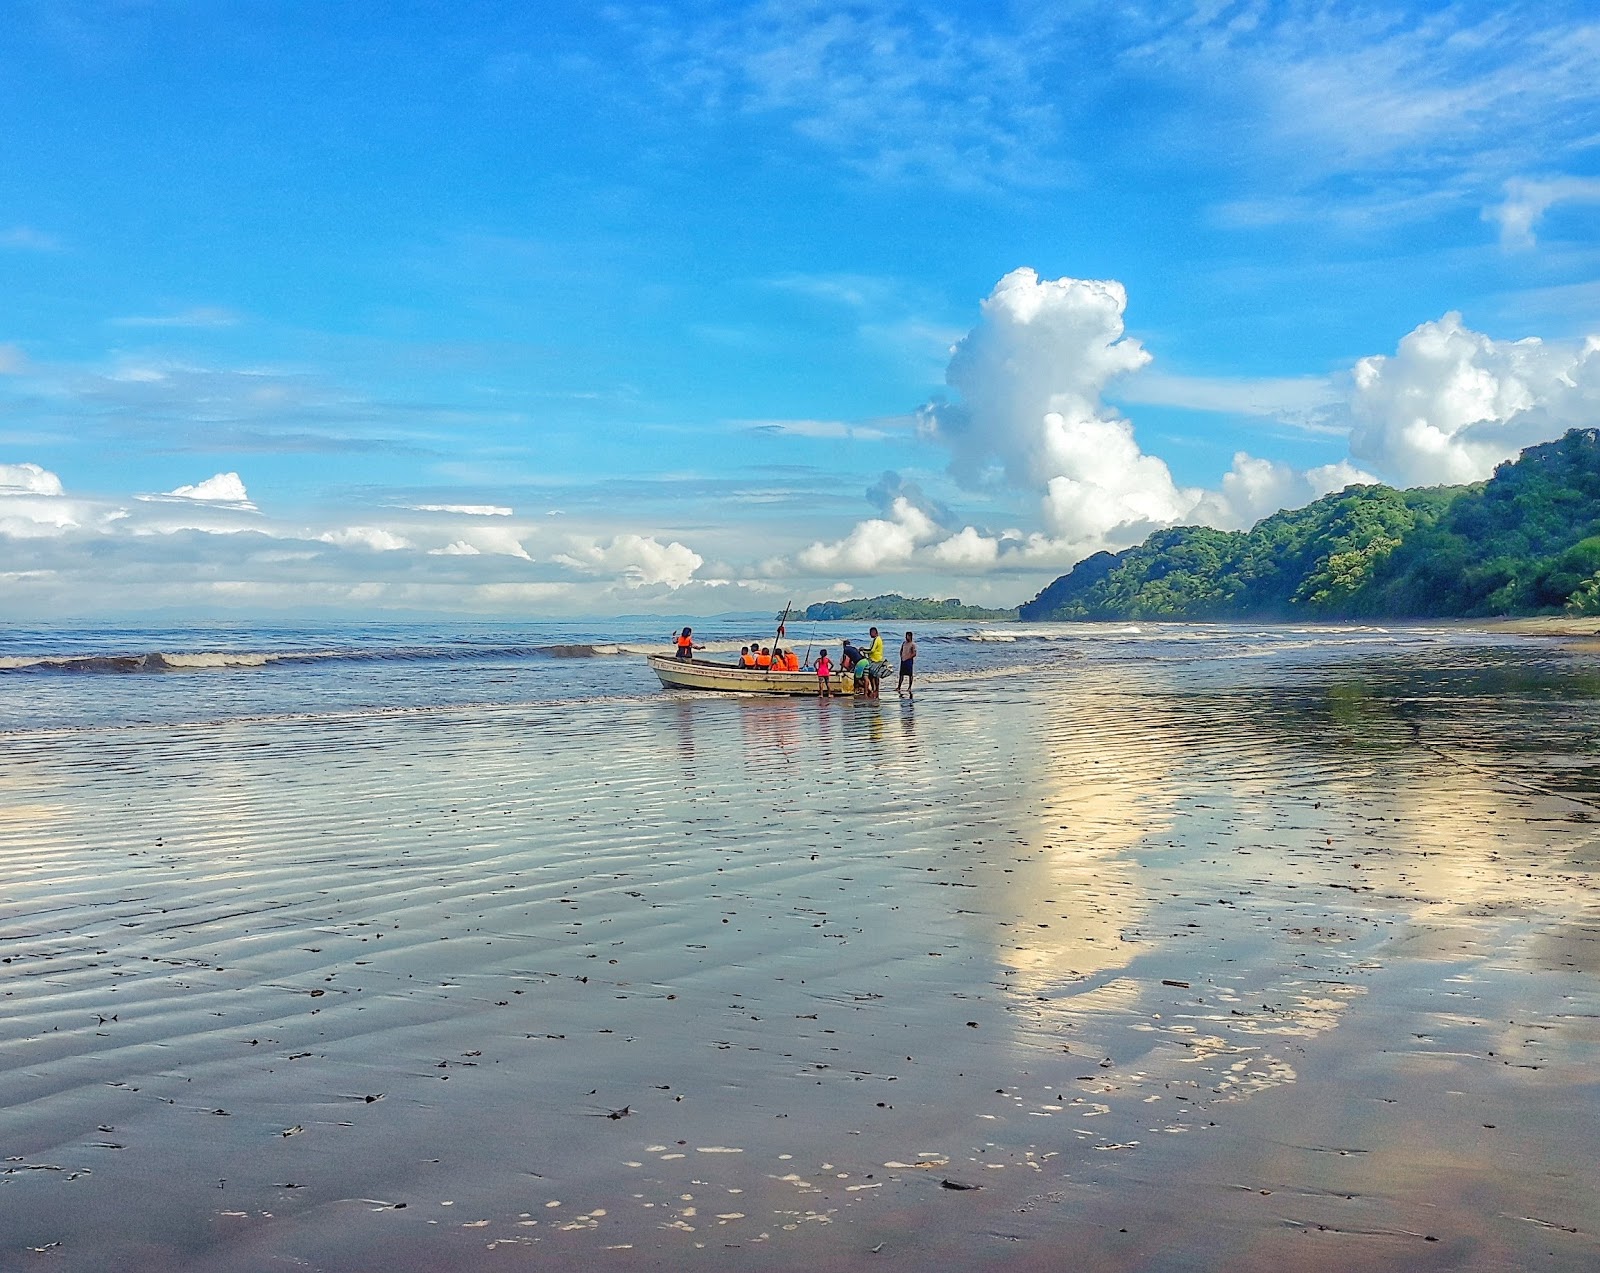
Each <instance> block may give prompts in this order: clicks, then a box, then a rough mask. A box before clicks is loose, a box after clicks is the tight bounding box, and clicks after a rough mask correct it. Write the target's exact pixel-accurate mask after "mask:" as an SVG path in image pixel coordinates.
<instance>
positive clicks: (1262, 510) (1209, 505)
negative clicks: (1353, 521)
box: [1190, 451, 1378, 530]
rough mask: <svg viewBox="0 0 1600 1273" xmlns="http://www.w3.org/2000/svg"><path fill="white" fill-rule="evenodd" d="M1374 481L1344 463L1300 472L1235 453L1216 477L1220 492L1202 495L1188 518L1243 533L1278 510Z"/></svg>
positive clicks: (1374, 480)
mask: <svg viewBox="0 0 1600 1273" xmlns="http://www.w3.org/2000/svg"><path fill="white" fill-rule="evenodd" d="M1377 480H1378V479H1377V478H1376V477H1374V476H1373V475H1372V474H1370V473H1366V472H1363V471H1362V470H1361V469H1358V468H1357V467H1356V466H1355V465H1353V464H1351V463H1350V462H1349V461H1348V460H1340V461H1339V462H1338V463H1337V464H1324V465H1321V466H1320V467H1318V468H1314V469H1307V470H1300V469H1296V468H1294V467H1293V466H1292V465H1289V464H1285V463H1283V462H1282V461H1281V460H1263V459H1258V458H1257V457H1255V456H1253V455H1248V454H1246V453H1245V452H1243V451H1239V452H1236V453H1235V455H1234V457H1233V467H1232V468H1230V469H1229V470H1228V471H1227V472H1226V473H1224V474H1223V476H1222V483H1221V489H1219V490H1216V491H1207V492H1205V493H1204V494H1203V495H1202V496H1201V497H1200V499H1199V501H1198V502H1197V503H1196V504H1195V506H1194V508H1193V509H1192V510H1191V512H1190V518H1191V520H1193V521H1196V522H1200V523H1202V524H1203V525H1206V526H1216V527H1219V528H1221V529H1223V530H1243V529H1245V528H1246V527H1249V526H1253V525H1255V523H1256V522H1258V521H1260V520H1261V519H1262V518H1263V517H1270V516H1271V515H1272V514H1273V513H1275V512H1277V511H1278V510H1279V509H1281V508H1299V507H1301V506H1302V505H1304V504H1309V503H1310V502H1311V501H1312V500H1315V499H1320V498H1321V497H1322V496H1324V495H1329V494H1332V493H1333V492H1334V491H1342V490H1343V489H1344V488H1345V487H1347V486H1351V485H1356V484H1363V485H1365V484H1370V483H1372V482H1376V481H1377Z"/></svg>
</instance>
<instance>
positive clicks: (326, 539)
mask: <svg viewBox="0 0 1600 1273" xmlns="http://www.w3.org/2000/svg"><path fill="white" fill-rule="evenodd" d="M317 538H318V539H320V540H321V541H322V542H323V543H325V544H336V545H338V546H339V547H340V548H370V549H371V550H372V551H373V552H383V553H389V552H399V551H401V550H402V549H406V548H412V547H414V545H413V544H412V543H411V541H410V540H409V539H407V538H405V536H403V535H397V534H395V533H394V532H393V531H392V530H385V529H383V527H381V526H345V527H343V528H342V529H339V530H330V531H324V532H323V533H322V534H320V535H318V536H317Z"/></svg>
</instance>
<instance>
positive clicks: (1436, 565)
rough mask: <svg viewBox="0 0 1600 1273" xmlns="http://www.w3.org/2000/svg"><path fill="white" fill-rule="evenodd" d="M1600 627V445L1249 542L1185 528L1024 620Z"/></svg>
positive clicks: (1520, 462)
mask: <svg viewBox="0 0 1600 1273" xmlns="http://www.w3.org/2000/svg"><path fill="white" fill-rule="evenodd" d="M1563 612H1564V613H1567V614H1575V615H1588V614H1600V430H1597V429H1592V428H1590V429H1572V430H1570V431H1568V432H1567V433H1566V434H1565V435H1564V436H1563V437H1561V438H1558V439H1557V440H1556V441H1554V442H1546V443H1542V444H1540V445H1538V446H1533V447H1529V448H1528V449H1527V450H1525V451H1523V452H1522V454H1521V455H1520V456H1519V457H1518V458H1517V459H1515V460H1509V461H1506V462H1505V463H1503V464H1501V465H1500V466H1499V467H1497V468H1496V469H1495V471H1494V475H1493V476H1492V477H1491V478H1489V479H1488V481H1486V482H1477V483H1474V484H1472V485H1470V486H1438V487H1423V488H1418V489H1415V490H1403V491H1402V490H1395V489H1394V488H1392V487H1388V486H1382V485H1373V486H1348V487H1346V488H1345V489H1344V490H1343V491H1340V492H1338V493H1337V494H1333V495H1327V496H1324V497H1323V498H1322V499H1319V500H1317V501H1315V502H1314V503H1312V504H1308V505H1307V506H1305V507H1304V508H1297V509H1285V510H1284V511H1282V512H1279V513H1274V514H1273V515H1272V516H1271V517H1268V518H1265V519H1264V520H1262V521H1260V522H1257V523H1256V524H1255V525H1254V526H1253V527H1251V528H1250V529H1249V530H1248V531H1223V530H1214V529H1211V528H1210V527H1205V526H1180V527H1174V528H1172V529H1170V530H1162V531H1158V532H1156V533H1155V534H1154V535H1151V536H1150V537H1149V538H1148V539H1146V540H1145V541H1144V543H1142V544H1139V545H1137V546H1136V547H1133V548H1128V549H1125V550H1123V551H1122V552H1119V553H1109V552H1101V553H1096V554H1095V555H1094V556H1092V557H1088V558H1086V559H1085V560H1083V561H1081V562H1079V563H1078V564H1077V565H1076V566H1075V567H1073V569H1072V570H1071V571H1070V572H1069V573H1068V574H1065V575H1062V576H1061V577H1060V578H1059V579H1057V580H1056V581H1055V582H1054V583H1052V584H1050V585H1049V586H1048V587H1046V588H1045V589H1044V590H1043V591H1041V592H1040V593H1039V595H1038V596H1036V597H1035V598H1034V599H1033V600H1032V601H1029V602H1025V603H1024V604H1023V605H1022V606H1021V607H1019V614H1020V617H1021V618H1023V619H1026V620H1033V621H1059V620H1074V619H1102V620H1104V619H1112V620H1125V619H1190V620H1193V619H1295V618H1298V619H1328V620H1333V619H1356V618H1366V619H1423V618H1475V617H1483V616H1491V615H1531V614H1553V613H1563Z"/></svg>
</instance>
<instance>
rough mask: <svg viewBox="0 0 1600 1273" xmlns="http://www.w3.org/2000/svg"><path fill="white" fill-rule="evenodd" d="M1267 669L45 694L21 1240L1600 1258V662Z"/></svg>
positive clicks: (25, 747) (13, 1003)
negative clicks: (301, 716)
mask: <svg viewBox="0 0 1600 1273" xmlns="http://www.w3.org/2000/svg"><path fill="white" fill-rule="evenodd" d="M1402 672H1403V669H1402ZM1248 674H1249V669H1248V668H1247V667H1241V669H1240V677H1239V678H1238V679H1237V681H1236V682H1234V681H1229V680H1228V679H1227V678H1224V679H1223V680H1222V681H1217V680H1213V681H1211V682H1207V683H1204V684H1196V685H1190V686H1185V685H1182V684H1176V685H1175V684H1171V683H1168V682H1165V681H1162V680H1161V679H1160V678H1159V677H1157V676H1154V675H1143V676H1142V675H1139V674H1134V673H1130V672H1129V671H1127V670H1123V671H1121V672H1117V673H1116V674H1113V673H1112V672H1111V671H1109V670H1107V669H1104V668H1100V669H1097V668H1092V667H1082V668H1069V669H1063V670H1061V671H1059V672H1057V673H1053V674H1052V675H1051V676H1050V677H1049V678H1046V679H1043V680H1041V679H1034V680H1030V681H1029V682H1027V683H1021V682H1020V681H1007V680H1003V679H998V680H994V681H990V682H986V683H981V684H978V685H975V686H972V687H967V688H963V687H961V686H958V685H955V684H951V683H945V684H942V685H941V684H939V683H937V682H935V683H932V684H929V685H928V686H927V687H926V689H925V690H924V692H923V693H922V694H920V695H919V697H918V698H917V699H916V700H915V702H912V701H910V700H903V699H895V698H893V697H887V696H886V697H885V698H884V699H882V700H881V701H880V702H877V703H867V702H842V701H834V702H821V703H819V702H813V701H809V700H802V701H786V702H776V701H774V702H767V701H730V700H725V699H716V698H693V699H679V698H674V697H671V696H669V695H666V694H663V695H661V696H660V697H659V698H656V699H651V700H648V701H644V702H622V703H609V704H600V705H595V706H592V707H587V708H572V707H560V706H553V707H552V706H547V707H540V708H537V709H535V708H529V709H525V710H515V709H501V710H495V711H492V712H478V713H472V714H462V713H457V712H433V713H427V712H419V713H409V714H393V715H383V716H367V717H361V716H350V717H341V716H328V717H322V718H315V719H306V720H297V721H277V722H246V723H235V724H229V725H216V726H205V727H200V726H196V727H185V728H170V727H169V728H162V729H159V730H156V729H151V730H142V729H137V728H135V729H119V730H106V731H98V732H95V731H89V732H80V733H51V732H48V731H45V732H40V733H38V734H34V735H26V736H14V737H13V738H11V739H10V740H8V747H7V752H6V759H5V764H4V766H3V768H0V797H3V800H0V873H3V878H4V880H5V888H4V892H3V894H0V953H3V956H4V959H5V963H4V965H3V967H0V986H3V999H0V1004H3V1017H0V1020H3V1022H4V1028H3V1032H0V1071H3V1086H0V1147H3V1148H0V1153H3V1155H4V1158H5V1162H4V1163H3V1165H0V1172H3V1174H0V1267H4V1268H7V1269H10V1268H35V1267H37V1268H41V1269H46V1268H47V1269H63V1270H65V1269H72V1270H107V1269H203V1270H256V1269H271V1268H317V1269H331V1270H346V1269H348V1270H355V1269H370V1268H375V1267H383V1268H386V1269H394V1270H433V1269H442V1268H460V1269H468V1268H474V1269H475V1268H522V1267H575V1266H577V1265H579V1264H580V1263H581V1264H582V1265H585V1266H588V1267H592V1268H596V1269H604V1268H613V1267H615V1268H653V1267H661V1266H664V1265H668V1264H670V1265H671V1266H673V1267H680V1266H681V1267H705V1268H719V1269H761V1268H771V1269H787V1268H802V1267H804V1268H816V1269H854V1268H873V1269H927V1268H931V1267H952V1268H953V1267H962V1268H977V1269H983V1268H993V1269H1001V1268H1004V1269H1021V1270H1027V1269H1039V1270H1044V1269H1060V1268H1085V1269H1108V1270H1166V1269H1174V1270H1175V1269H1186V1270H1188V1269H1215V1270H1277V1269H1283V1268H1288V1267H1294V1268H1297V1269H1311V1270H1318V1269H1328V1270H1334V1269H1339V1270H1350V1269H1356V1270H1360V1269H1393V1268H1406V1269H1485V1270H1487V1269H1518V1268H1529V1267H1537V1268H1554V1269H1586V1268H1592V1267H1595V1265H1596V1263H1597V1262H1600V1239H1597V1236H1596V1235H1597V1233H1600V1200H1597V1199H1600V1170H1597V1168H1596V1150H1597V1148H1600V1101H1597V1095H1600V1093H1597V1091H1596V1080H1597V1077H1600V1067H1597V1062H1596V1056H1597V1053H1596V1049H1595V1045H1596V1043H1597V1042H1600V1015H1597V1014H1600V994H1597V993H1596V982H1595V974H1596V972H1597V971H1600V945H1597V942H1596V939H1597V937H1600V908H1597V894H1596V892H1595V888H1594V882H1595V880H1594V873H1595V868H1596V864H1597V843H1596V836H1595V823H1594V821H1593V820H1592V819H1593V818H1594V817H1595V814H1596V804H1595V800H1596V796H1595V795H1594V793H1593V783H1592V780H1591V778H1592V775H1591V773H1590V768H1589V767H1590V766H1591V765H1592V763H1593V762H1592V748H1591V741H1590V740H1591V738H1592V722H1591V721H1590V719H1589V717H1590V716H1591V715H1592V709H1585V712H1584V713H1578V712H1577V708H1576V706H1575V704H1579V700H1580V699H1581V700H1582V702H1592V701H1593V700H1592V697H1591V698H1588V699H1582V696H1581V695H1580V696H1579V697H1578V698H1573V697H1571V696H1570V695H1564V693H1560V692H1547V691H1545V690H1541V691H1538V692H1524V690H1519V689H1518V688H1517V686H1516V685H1515V684H1512V685H1509V686H1508V685H1506V684H1501V683H1498V682H1497V683H1495V684H1493V685H1477V686H1472V685H1468V686H1465V687H1463V686H1460V685H1454V686H1447V687H1444V688H1441V687H1440V686H1439V685H1438V684H1435V683H1431V682H1427V681H1426V680H1423V681H1419V682H1415V683H1414V682H1412V681H1408V680H1406V679H1405V677H1404V676H1403V675H1402V673H1395V674H1394V676H1392V677H1391V678H1390V680H1389V681H1387V682H1384V683H1379V684H1374V683H1371V682H1370V681H1369V680H1366V679H1360V678H1353V677H1327V678H1321V679H1317V678H1309V679H1308V680H1307V683H1306V684H1305V685H1304V686H1301V687H1294V686H1293V685H1291V686H1289V687H1288V688H1285V687H1284V685H1282V684H1277V685H1271V684H1268V685H1261V686H1254V687H1253V686H1252V685H1251V684H1250V683H1249V680H1248ZM1396 678H1398V679H1396ZM1579 705H1581V704H1579Z"/></svg>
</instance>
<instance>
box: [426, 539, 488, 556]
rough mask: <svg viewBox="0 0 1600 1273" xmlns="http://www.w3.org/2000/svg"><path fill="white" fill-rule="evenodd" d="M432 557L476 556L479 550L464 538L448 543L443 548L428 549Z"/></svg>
mask: <svg viewBox="0 0 1600 1273" xmlns="http://www.w3.org/2000/svg"><path fill="white" fill-rule="evenodd" d="M428 555H429V556H430V557H476V556H477V555H478V550H477V549H476V548H474V547H473V546H472V545H471V544H469V543H467V542H466V540H464V539H458V540H456V541H454V542H453V543H449V544H446V545H445V546H444V547H443V548H430V549H428Z"/></svg>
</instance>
